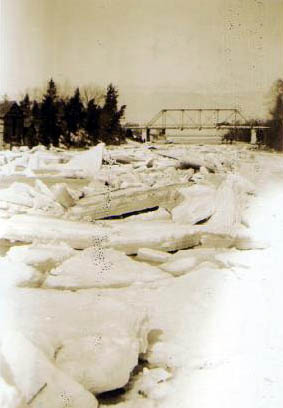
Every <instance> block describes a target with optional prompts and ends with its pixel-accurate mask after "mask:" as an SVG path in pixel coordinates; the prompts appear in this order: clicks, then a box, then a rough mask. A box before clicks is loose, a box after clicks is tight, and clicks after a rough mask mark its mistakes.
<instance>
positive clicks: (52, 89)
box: [39, 79, 60, 146]
mask: <svg viewBox="0 0 283 408" xmlns="http://www.w3.org/2000/svg"><path fill="white" fill-rule="evenodd" d="M57 102H58V96H57V88H56V85H55V82H54V81H53V79H50V81H49V83H48V87H47V91H46V93H45V95H44V96H43V101H42V104H41V109H40V131H39V133H40V142H41V143H42V144H44V145H45V146H49V145H50V144H51V143H52V144H53V145H54V146H58V144H59V133H60V129H59V126H58V105H57Z"/></svg>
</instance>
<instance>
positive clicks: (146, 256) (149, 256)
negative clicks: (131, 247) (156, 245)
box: [136, 248, 171, 263]
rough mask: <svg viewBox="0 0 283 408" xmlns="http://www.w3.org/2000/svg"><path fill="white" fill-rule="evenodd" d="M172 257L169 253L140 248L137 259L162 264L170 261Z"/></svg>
mask: <svg viewBox="0 0 283 408" xmlns="http://www.w3.org/2000/svg"><path fill="white" fill-rule="evenodd" d="M170 257H171V254H168V253H167V252H163V251H157V250H156V249H150V248H139V250H138V253H137V257H136V259H138V260H139V261H146V262H157V263H162V262H167V261H168V260H170Z"/></svg>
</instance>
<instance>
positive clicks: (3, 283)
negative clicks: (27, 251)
mask: <svg viewBox="0 0 283 408" xmlns="http://www.w3.org/2000/svg"><path fill="white" fill-rule="evenodd" d="M41 280H42V275H41V273H40V272H38V271H37V270H36V269H35V268H33V267H31V266H28V265H25V264H24V263H22V262H13V261H11V260H10V259H8V258H0V289H4V288H8V287H10V286H38V285H39V284H40V283H41Z"/></svg>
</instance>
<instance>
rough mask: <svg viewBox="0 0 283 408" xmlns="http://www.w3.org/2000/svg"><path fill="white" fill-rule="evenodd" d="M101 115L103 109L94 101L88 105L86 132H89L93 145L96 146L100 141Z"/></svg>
mask: <svg viewBox="0 0 283 408" xmlns="http://www.w3.org/2000/svg"><path fill="white" fill-rule="evenodd" d="M100 114H101V108H100V106H98V105H96V103H95V101H94V99H91V100H90V101H89V102H88V104H87V111H86V117H85V130H86V131H87V133H88V135H89V137H90V140H91V143H92V144H93V145H94V144H96V143H97V142H98V140H99V135H100Z"/></svg>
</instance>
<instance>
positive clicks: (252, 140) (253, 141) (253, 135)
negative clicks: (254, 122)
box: [251, 128, 257, 144]
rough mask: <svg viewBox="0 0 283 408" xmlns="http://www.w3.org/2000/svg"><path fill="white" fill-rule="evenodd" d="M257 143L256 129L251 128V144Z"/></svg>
mask: <svg viewBox="0 0 283 408" xmlns="http://www.w3.org/2000/svg"><path fill="white" fill-rule="evenodd" d="M256 142H257V132H256V129H254V128H251V144H256Z"/></svg>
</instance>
